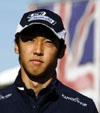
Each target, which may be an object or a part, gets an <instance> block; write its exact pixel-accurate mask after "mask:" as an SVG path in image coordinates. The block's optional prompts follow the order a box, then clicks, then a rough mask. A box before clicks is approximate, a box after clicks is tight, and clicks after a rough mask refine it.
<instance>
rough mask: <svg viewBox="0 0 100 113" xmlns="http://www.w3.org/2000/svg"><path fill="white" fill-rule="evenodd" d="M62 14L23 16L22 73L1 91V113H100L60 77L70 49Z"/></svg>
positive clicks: (18, 44)
mask: <svg viewBox="0 0 100 113" xmlns="http://www.w3.org/2000/svg"><path fill="white" fill-rule="evenodd" d="M65 35H66V31H65V29H64V26H63V23H62V20H61V18H60V17H59V15H57V14H55V13H54V12H51V11H49V10H46V9H39V10H35V11H31V12H27V13H25V14H24V15H23V17H22V19H21V21H20V24H19V25H18V27H17V31H16V34H15V52H16V53H17V54H19V62H20V70H19V73H18V76H17V78H16V80H15V82H14V83H13V84H12V85H10V86H8V87H6V88H4V89H2V90H1V91H0V113H97V109H96V107H95V104H94V102H93V101H92V100H91V99H89V98H87V97H85V96H83V95H81V94H79V93H78V92H76V91H74V90H72V89H70V88H68V87H67V86H64V85H63V84H62V83H61V82H60V81H59V80H57V78H56V67H57V62H58V59H61V58H62V57H63V55H64V51H65V49H66V46H65Z"/></svg>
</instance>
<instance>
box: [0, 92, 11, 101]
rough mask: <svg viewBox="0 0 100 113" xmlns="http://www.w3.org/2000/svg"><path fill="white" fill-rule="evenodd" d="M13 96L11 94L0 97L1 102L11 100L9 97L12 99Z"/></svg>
mask: <svg viewBox="0 0 100 113" xmlns="http://www.w3.org/2000/svg"><path fill="white" fill-rule="evenodd" d="M11 96H12V93H9V94H7V95H0V100H4V99H7V98H9V97H11Z"/></svg>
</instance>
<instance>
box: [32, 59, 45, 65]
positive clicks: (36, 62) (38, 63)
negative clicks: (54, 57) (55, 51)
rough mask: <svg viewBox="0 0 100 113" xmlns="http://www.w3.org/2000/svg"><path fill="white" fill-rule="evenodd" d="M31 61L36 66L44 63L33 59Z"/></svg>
mask: <svg viewBox="0 0 100 113" xmlns="http://www.w3.org/2000/svg"><path fill="white" fill-rule="evenodd" d="M30 61H31V62H32V63H34V64H36V65H40V64H42V63H44V62H43V61H42V60H39V59H32V60H30Z"/></svg>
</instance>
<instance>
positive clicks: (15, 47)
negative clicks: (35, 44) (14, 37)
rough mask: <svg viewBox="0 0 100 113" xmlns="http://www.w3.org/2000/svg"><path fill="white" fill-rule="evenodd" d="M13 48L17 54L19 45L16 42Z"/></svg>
mask: <svg viewBox="0 0 100 113" xmlns="http://www.w3.org/2000/svg"><path fill="white" fill-rule="evenodd" d="M14 50H15V53H16V54H19V47H18V45H17V43H16V42H15V46H14Z"/></svg>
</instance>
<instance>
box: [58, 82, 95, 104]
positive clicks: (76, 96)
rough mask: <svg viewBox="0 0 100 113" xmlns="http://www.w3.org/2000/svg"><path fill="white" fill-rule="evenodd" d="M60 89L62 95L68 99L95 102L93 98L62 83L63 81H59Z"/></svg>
mask: <svg viewBox="0 0 100 113" xmlns="http://www.w3.org/2000/svg"><path fill="white" fill-rule="evenodd" d="M58 90H59V92H60V94H61V96H62V97H63V98H66V99H68V100H73V101H74V100H75V101H79V100H80V101H83V102H86V103H91V104H92V103H93V100H92V99H91V98H89V97H87V96H85V95H83V94H81V93H80V92H78V91H76V90H74V89H72V88H70V87H68V86H66V85H64V84H62V83H61V82H59V86H58Z"/></svg>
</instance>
